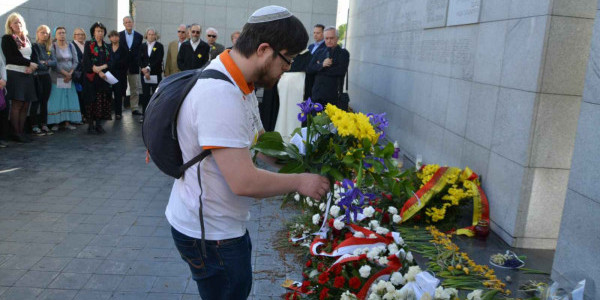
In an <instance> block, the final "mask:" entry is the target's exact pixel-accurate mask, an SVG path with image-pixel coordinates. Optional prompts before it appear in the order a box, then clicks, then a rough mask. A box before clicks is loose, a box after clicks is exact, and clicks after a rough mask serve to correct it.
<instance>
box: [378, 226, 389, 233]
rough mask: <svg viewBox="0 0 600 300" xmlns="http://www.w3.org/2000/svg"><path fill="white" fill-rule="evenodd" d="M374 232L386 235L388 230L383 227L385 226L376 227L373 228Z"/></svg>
mask: <svg viewBox="0 0 600 300" xmlns="http://www.w3.org/2000/svg"><path fill="white" fill-rule="evenodd" d="M375 232H377V234H381V235H386V234H388V232H390V231H389V230H388V229H387V228H385V227H377V229H376V230H375Z"/></svg>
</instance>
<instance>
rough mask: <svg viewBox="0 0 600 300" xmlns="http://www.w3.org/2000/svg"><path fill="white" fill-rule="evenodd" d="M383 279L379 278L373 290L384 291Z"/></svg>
mask: <svg viewBox="0 0 600 300" xmlns="http://www.w3.org/2000/svg"><path fill="white" fill-rule="evenodd" d="M385 286H386V285H385V281H383V280H380V281H378V282H377V285H375V292H378V293H379V292H384V291H385Z"/></svg>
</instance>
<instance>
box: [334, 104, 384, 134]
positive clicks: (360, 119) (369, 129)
mask: <svg viewBox="0 0 600 300" xmlns="http://www.w3.org/2000/svg"><path fill="white" fill-rule="evenodd" d="M325 113H326V114H327V116H328V117H329V119H330V120H331V122H332V123H333V126H335V128H336V129H337V132H338V134H339V135H340V136H353V137H355V138H357V139H358V140H359V141H362V140H363V139H364V138H367V139H369V140H370V141H371V143H376V142H377V140H378V139H379V134H378V133H376V132H375V129H374V128H373V125H371V122H370V121H369V117H367V116H366V115H365V114H363V113H350V112H346V111H343V110H341V109H339V108H337V107H336V106H335V105H332V104H327V106H325Z"/></svg>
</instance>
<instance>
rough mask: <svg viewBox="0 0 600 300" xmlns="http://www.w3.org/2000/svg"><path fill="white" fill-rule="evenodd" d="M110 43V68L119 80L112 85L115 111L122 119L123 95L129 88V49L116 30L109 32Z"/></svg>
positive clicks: (118, 117) (118, 118)
mask: <svg viewBox="0 0 600 300" xmlns="http://www.w3.org/2000/svg"><path fill="white" fill-rule="evenodd" d="M108 38H109V39H110V45H108V51H109V52H110V62H109V64H108V70H109V71H110V73H111V74H113V75H114V76H115V77H116V78H117V79H118V80H119V82H117V83H115V84H113V85H112V92H113V95H114V99H113V109H114V111H115V119H117V120H121V118H122V116H121V115H122V113H123V97H124V96H125V91H126V90H127V54H128V53H127V49H125V47H123V46H122V45H121V44H120V43H119V33H118V32H117V31H115V30H113V31H111V32H110V33H109V34H108Z"/></svg>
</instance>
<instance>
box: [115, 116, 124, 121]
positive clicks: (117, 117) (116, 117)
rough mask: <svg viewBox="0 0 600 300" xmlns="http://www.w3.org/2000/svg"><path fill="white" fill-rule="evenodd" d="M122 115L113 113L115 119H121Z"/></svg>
mask: <svg viewBox="0 0 600 300" xmlns="http://www.w3.org/2000/svg"><path fill="white" fill-rule="evenodd" d="M122 118H123V117H122V116H121V115H115V120H121V119H122Z"/></svg>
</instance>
